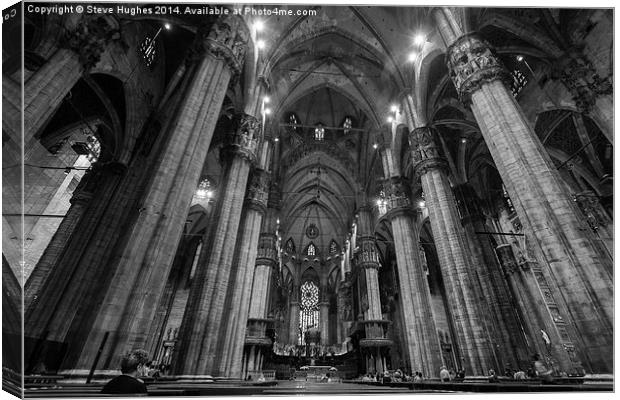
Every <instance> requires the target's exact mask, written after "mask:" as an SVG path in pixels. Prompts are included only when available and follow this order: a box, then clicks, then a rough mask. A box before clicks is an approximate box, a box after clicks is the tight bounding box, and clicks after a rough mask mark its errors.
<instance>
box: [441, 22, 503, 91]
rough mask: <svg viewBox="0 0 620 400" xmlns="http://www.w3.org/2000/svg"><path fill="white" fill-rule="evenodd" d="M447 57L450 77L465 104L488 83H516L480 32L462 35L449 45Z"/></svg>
mask: <svg viewBox="0 0 620 400" xmlns="http://www.w3.org/2000/svg"><path fill="white" fill-rule="evenodd" d="M446 54H447V57H446V58H447V65H448V69H449V70H450V77H451V78H452V82H453V83H454V86H455V87H456V91H457V92H458V94H459V97H460V99H461V101H462V102H464V103H469V102H470V101H471V94H472V93H473V92H475V91H476V90H478V89H480V88H481V87H482V85H483V84H485V83H487V82H493V81H497V80H501V81H503V82H505V83H506V84H508V85H509V84H510V83H511V82H512V77H511V76H510V74H509V73H508V71H506V69H505V68H504V66H503V65H502V63H501V62H500V60H499V58H498V57H497V56H496V55H495V51H494V50H493V49H492V47H491V45H490V44H489V43H487V42H486V41H485V40H483V39H482V38H480V36H479V35H478V34H477V33H468V34H465V35H463V36H461V37H460V38H459V39H457V40H456V41H455V42H454V43H452V44H451V45H450V46H448V49H447V52H446Z"/></svg>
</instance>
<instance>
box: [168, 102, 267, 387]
mask: <svg viewBox="0 0 620 400" xmlns="http://www.w3.org/2000/svg"><path fill="white" fill-rule="evenodd" d="M233 125H234V128H235V131H234V132H232V133H228V134H227V135H226V143H225V145H224V147H223V148H222V160H223V162H224V167H223V171H224V172H223V177H222V180H221V181H222V183H223V185H222V192H221V195H220V197H219V198H218V201H217V204H216V207H215V210H214V213H213V215H214V217H215V219H214V221H213V222H214V223H213V225H211V227H210V228H209V229H208V231H207V233H206V234H205V240H204V243H205V245H204V247H203V248H202V250H201V254H200V258H199V261H198V265H197V267H196V273H195V278H194V284H193V285H192V287H191V289H190V294H189V299H188V302H187V307H186V309H185V314H184V315H183V322H182V323H181V329H180V332H181V337H180V340H179V349H178V352H177V353H176V355H175V356H176V358H175V361H174V365H175V366H174V370H175V373H176V374H180V375H204V374H211V375H217V374H218V373H220V372H221V371H220V369H219V366H218V362H219V361H220V359H219V358H218V357H217V354H218V345H219V344H220V343H219V340H220V334H221V332H220V328H221V327H222V324H223V321H225V318H224V310H225V302H226V294H227V291H228V287H229V285H230V284H231V269H232V263H233V256H234V253H235V246H234V245H232V244H234V243H236V240H237V234H238V231H239V226H240V219H241V211H242V206H243V198H244V194H245V189H246V185H247V182H248V176H249V172H250V166H251V164H252V163H253V162H254V161H255V159H256V156H255V151H256V139H255V134H257V133H258V132H259V130H260V123H259V122H258V120H257V119H256V118H254V117H252V116H250V115H247V114H236V115H235V117H234V120H233ZM259 226H260V225H259ZM257 229H258V228H257ZM233 278H234V277H233ZM232 285H233V286H234V281H233V282H232Z"/></svg>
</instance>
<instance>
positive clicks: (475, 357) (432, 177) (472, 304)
mask: <svg viewBox="0 0 620 400" xmlns="http://www.w3.org/2000/svg"><path fill="white" fill-rule="evenodd" d="M435 137H436V132H435V131H434V130H433V129H432V128H429V127H424V128H416V129H414V130H413V131H412V132H411V134H410V138H409V139H410V143H411V149H412V152H411V157H412V160H413V163H414V169H415V173H416V175H417V176H420V180H421V182H422V190H423V191H424V194H425V195H426V197H425V200H426V207H427V209H428V213H429V220H430V223H431V230H432V232H433V238H434V241H435V246H436V248H437V255H438V257H439V265H440V267H441V273H442V276H443V282H444V284H445V286H446V296H447V299H448V304H449V312H450V315H451V317H452V321H453V322H454V327H455V331H456V338H457V342H458V347H459V350H460V353H461V357H462V361H463V363H464V365H462V367H464V368H465V370H466V371H467V372H468V373H472V374H477V375H480V374H485V373H486V371H488V369H489V368H490V367H491V366H492V365H495V363H494V362H493V361H494V358H493V352H492V349H491V348H490V343H489V339H488V336H487V332H486V331H485V329H484V318H485V316H484V315H483V314H482V313H481V310H480V304H479V303H478V302H479V293H476V286H477V285H475V282H474V280H473V277H472V274H473V272H474V268H475V266H474V260H473V258H472V255H471V252H470V251H469V248H468V246H467V242H466V239H465V231H464V229H463V227H462V225H461V221H460V218H459V214H458V211H457V209H456V202H455V200H454V196H453V195H452V189H451V188H450V183H449V182H448V177H447V175H446V172H445V170H446V169H447V162H446V161H445V159H444V158H443V157H441V156H440V155H439V149H438V146H436V144H435Z"/></svg>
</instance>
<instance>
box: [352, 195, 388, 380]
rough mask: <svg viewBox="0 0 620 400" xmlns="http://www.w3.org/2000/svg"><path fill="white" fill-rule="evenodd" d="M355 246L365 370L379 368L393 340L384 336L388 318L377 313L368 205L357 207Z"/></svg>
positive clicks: (377, 265)
mask: <svg viewBox="0 0 620 400" xmlns="http://www.w3.org/2000/svg"><path fill="white" fill-rule="evenodd" d="M357 215H358V219H357V221H358V229H357V232H358V236H357V240H356V244H357V246H358V248H359V250H358V252H357V253H356V254H355V266H356V269H357V273H358V276H359V279H360V282H361V283H360V288H359V291H360V297H361V301H360V304H361V311H362V312H363V313H364V321H363V323H364V333H365V337H364V338H363V339H360V342H359V343H360V347H362V348H363V349H364V350H366V351H365V352H364V353H365V354H366V365H367V372H372V371H375V372H377V373H382V372H383V366H384V365H385V357H384V355H385V353H386V350H388V349H389V347H390V346H392V345H393V342H392V341H391V340H389V339H388V338H387V330H388V326H389V324H390V321H387V320H383V315H382V314H381V293H380V291H379V268H381V264H380V262H379V252H378V250H377V245H376V243H375V237H374V235H373V233H374V232H373V225H374V224H373V221H374V220H373V216H372V211H371V209H370V207H369V206H364V207H361V208H360V209H358V211H357Z"/></svg>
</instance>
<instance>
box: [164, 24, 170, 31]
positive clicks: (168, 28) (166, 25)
mask: <svg viewBox="0 0 620 400" xmlns="http://www.w3.org/2000/svg"><path fill="white" fill-rule="evenodd" d="M164 28H166V30H167V31H169V30H170V29H172V25H170V24H169V23H167V22H166V23H165V24H164Z"/></svg>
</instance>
